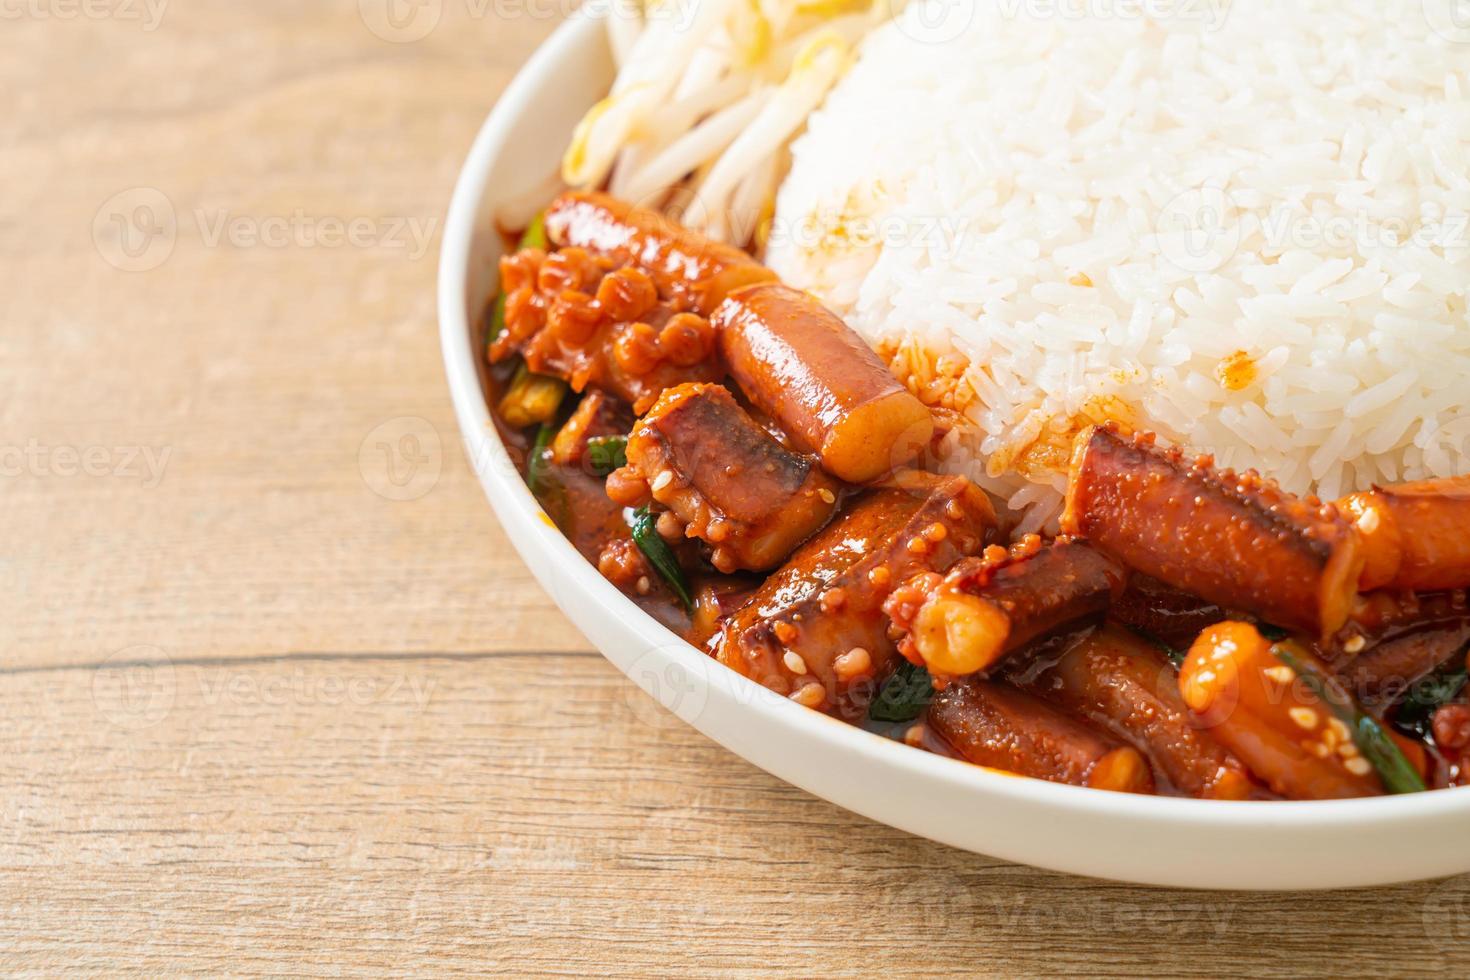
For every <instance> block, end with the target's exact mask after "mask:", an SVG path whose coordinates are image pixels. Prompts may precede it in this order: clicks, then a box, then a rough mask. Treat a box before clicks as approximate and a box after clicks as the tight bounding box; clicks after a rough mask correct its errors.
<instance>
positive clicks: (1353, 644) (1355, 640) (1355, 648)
mask: <svg viewBox="0 0 1470 980" xmlns="http://www.w3.org/2000/svg"><path fill="white" fill-rule="evenodd" d="M1367 645H1368V641H1367V640H1365V639H1363V637H1362V636H1350V637H1348V641H1347V642H1346V643H1344V644H1343V645H1342V648H1343V649H1344V650H1346V651H1347V652H1348V653H1358V652H1359V651H1361V650H1362V649H1363V648H1364V647H1365V646H1367Z"/></svg>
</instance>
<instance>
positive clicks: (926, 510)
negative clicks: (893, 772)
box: [718, 473, 996, 717]
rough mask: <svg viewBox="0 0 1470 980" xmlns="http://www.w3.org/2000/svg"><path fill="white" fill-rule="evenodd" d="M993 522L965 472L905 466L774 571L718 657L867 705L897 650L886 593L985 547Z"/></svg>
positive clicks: (801, 691)
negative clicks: (938, 473) (947, 473)
mask: <svg viewBox="0 0 1470 980" xmlns="http://www.w3.org/2000/svg"><path fill="white" fill-rule="evenodd" d="M995 524H996V521H995V512H994V510H993V509H992V508H991V505H990V501H989V500H988V499H987V498H986V496H985V495H984V493H982V492H981V491H980V490H979V489H978V488H977V487H975V485H974V484H972V483H970V481H969V480H966V479H965V478H964V477H959V476H953V477H936V476H930V475H928V474H923V473H908V474H900V478H899V479H897V480H896V481H895V485H890V486H886V487H883V488H880V489H874V490H870V491H868V492H867V493H866V494H864V495H863V496H862V497H860V498H858V499H857V500H856V501H854V502H853V503H852V504H851V505H850V506H848V507H847V509H846V510H845V511H844V513H843V514H842V515H841V516H840V517H839V518H838V519H837V520H836V521H834V522H833V523H831V524H830V525H828V526H827V527H826V528H825V529H824V530H823V531H821V532H820V533H819V534H818V535H817V536H816V537H814V538H812V539H811V540H810V541H808V542H807V543H806V544H804V545H802V546H801V548H799V549H797V551H796V553H795V554H794V555H792V557H791V560H790V561H789V562H787V563H786V565H785V566H784V567H783V568H782V569H781V570H780V571H778V572H776V573H775V574H774V575H772V576H771V577H770V578H768V579H767V580H766V582H765V584H764V585H762V586H761V588H760V590H759V591H758V592H757V593H756V594H755V597H754V598H753V599H752V600H751V602H750V603H749V604H748V605H747V606H745V608H743V609H741V610H740V611H739V612H738V613H737V614H736V615H735V616H733V617H732V618H731V619H730V621H729V623H728V624H727V625H726V627H725V630H724V633H723V635H722V637H721V640H720V643H719V645H718V656H719V660H720V662H721V663H723V664H725V665H726V666H728V667H731V668H732V669H734V670H736V671H739V672H740V673H742V674H744V675H745V676H747V677H749V678H751V679H753V680H755V681H757V682H758V683H760V684H764V685H765V686H766V687H768V688H770V689H772V690H774V691H779V692H781V693H783V694H791V695H794V696H798V699H799V700H801V701H802V703H804V704H807V705H808V707H816V708H819V709H822V710H826V711H829V712H832V713H835V714H839V715H843V716H847V717H852V716H856V715H859V714H861V713H862V711H863V710H865V709H866V699H867V698H868V697H871V695H872V693H873V691H874V689H875V688H876V685H877V683H878V682H880V681H882V680H883V679H884V678H886V677H887V676H888V674H889V673H890V672H891V671H892V670H893V667H894V663H895V660H896V657H897V650H896V647H895V645H894V642H893V640H892V639H891V638H890V636H889V630H888V618H887V617H886V616H885V615H884V614H883V608H882V607H883V601H884V600H885V599H886V598H887V597H888V594H889V593H890V592H891V591H892V590H893V589H894V587H896V586H897V585H898V583H900V582H902V581H903V580H904V579H905V578H908V577H910V576H912V575H914V574H915V573H917V572H920V571H923V570H925V569H930V570H932V569H939V568H947V567H949V566H950V565H951V564H953V563H954V562H955V561H957V560H959V559H960V558H963V557H964V556H966V555H972V554H975V553H976V552H978V551H979V550H980V549H981V548H983V547H984V546H985V544H986V539H987V536H988V535H989V534H991V533H992V532H993V531H994V529H995Z"/></svg>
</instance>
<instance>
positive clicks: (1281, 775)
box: [1179, 622, 1383, 800]
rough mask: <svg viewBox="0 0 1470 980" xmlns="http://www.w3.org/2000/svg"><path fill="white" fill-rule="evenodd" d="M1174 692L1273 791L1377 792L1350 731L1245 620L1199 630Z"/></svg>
mask: <svg viewBox="0 0 1470 980" xmlns="http://www.w3.org/2000/svg"><path fill="white" fill-rule="evenodd" d="M1179 693H1180V694H1181V695H1182V696H1183V698H1184V703H1185V704H1187V705H1188V706H1189V708H1190V710H1191V711H1192V712H1193V713H1194V716H1195V717H1196V718H1197V719H1198V721H1199V723H1200V724H1201V725H1203V726H1204V729H1205V730H1206V731H1207V732H1209V733H1210V734H1211V735H1212V736H1213V737H1215V738H1216V739H1218V740H1219V741H1220V742H1221V743H1222V744H1223V745H1225V746H1226V747H1227V748H1228V749H1230V751H1231V752H1232V753H1233V754H1234V755H1235V756H1236V757H1237V758H1239V759H1240V760H1241V761H1242V762H1244V763H1245V764H1246V765H1247V766H1249V767H1250V770H1251V771H1252V772H1253V773H1255V774H1256V776H1257V777H1258V778H1260V779H1262V780H1264V781H1265V782H1266V784H1267V785H1268V786H1269V787H1270V788H1271V790H1272V791H1273V792H1275V793H1278V794H1280V795H1282V796H1285V797H1288V798H1290V799H1293V800H1330V799H1344V798H1348V797H1355V796H1376V795H1378V794H1380V793H1382V792H1383V786H1382V784H1381V783H1380V782H1379V779H1378V776H1377V775H1376V774H1375V773H1374V771H1373V767H1372V766H1371V765H1370V764H1369V763H1368V760H1366V759H1364V758H1363V757H1362V755H1360V754H1359V752H1358V749H1357V746H1356V745H1355V744H1354V742H1353V738H1352V732H1351V731H1350V730H1349V729H1348V727H1347V726H1346V725H1345V724H1343V723H1342V722H1341V721H1339V720H1338V719H1337V718H1336V717H1334V716H1333V714H1332V712H1331V711H1330V709H1329V708H1328V706H1327V705H1325V704H1323V703H1322V701H1321V699H1320V698H1318V697H1317V695H1316V694H1314V693H1312V691H1311V689H1310V688H1309V687H1308V686H1307V685H1306V683H1305V682H1304V681H1302V680H1301V678H1299V677H1298V676H1297V674H1296V672H1295V671H1293V670H1292V669H1291V668H1290V667H1288V666H1287V665H1286V664H1284V663H1282V662H1281V661H1280V660H1278V659H1277V658H1276V657H1275V656H1274V655H1273V654H1272V653H1271V644H1270V643H1269V642H1268V641H1267V640H1266V639H1265V638H1264V637H1262V636H1261V634H1260V632H1259V631H1258V630H1257V629H1256V628H1255V627H1254V626H1252V625H1250V624H1249V623H1240V622H1224V623H1220V624H1219V625H1216V626H1212V627H1210V628H1209V629H1207V630H1205V631H1204V632H1203V633H1201V634H1200V637H1199V639H1198V640H1196V641H1195V644H1194V646H1192V647H1191V648H1190V650H1189V655H1188V657H1187V658H1186V659H1185V661H1184V666H1183V667H1181V668H1180V671H1179Z"/></svg>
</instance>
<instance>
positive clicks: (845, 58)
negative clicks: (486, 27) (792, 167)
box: [562, 0, 905, 245]
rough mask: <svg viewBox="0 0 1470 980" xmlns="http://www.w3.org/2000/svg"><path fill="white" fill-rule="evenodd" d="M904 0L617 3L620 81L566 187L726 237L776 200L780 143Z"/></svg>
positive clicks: (568, 170) (599, 109)
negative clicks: (603, 193) (674, 215)
mask: <svg viewBox="0 0 1470 980" xmlns="http://www.w3.org/2000/svg"><path fill="white" fill-rule="evenodd" d="M904 2H905V0H646V2H644V3H642V4H638V3H634V2H622V3H615V4H612V5H611V11H610V13H609V16H608V18H607V22H608V40H609V45H610V47H611V49H612V54H613V60H614V62H615V63H616V64H617V66H618V74H617V78H616V80H615V81H614V83H613V85H612V89H611V92H610V93H609V95H608V97H607V98H605V99H603V100H602V101H601V102H599V103H598V104H597V105H595V106H593V107H592V109H591V110H589V111H588V113H587V115H586V116H584V117H583V119H582V121H581V122H580V123H579V124H578V125H577V129H576V131H575V133H574V134H573V136H572V141H571V144H570V145H569V146H568V147H567V150H566V154H565V156H564V157H563V159H562V179H563V180H564V181H565V182H566V183H568V184H570V185H572V186H574V187H583V188H591V187H604V186H605V187H607V189H608V190H610V191H611V192H612V193H615V194H617V195H618V196H620V197H624V198H626V199H628V200H631V201H633V202H635V203H637V204H641V205H643V206H645V207H653V208H662V209H664V210H670V209H673V208H675V207H677V208H679V210H680V211H681V217H682V220H684V221H685V222H686V223H688V224H689V225H690V226H691V227H693V228H696V229H699V230H702V231H704V232H705V233H706V234H709V235H712V236H713V237H717V238H721V239H723V240H725V241H729V242H731V243H732V244H737V245H746V244H749V243H750V242H752V241H753V240H755V239H756V238H757V237H759V236H758V234H757V233H758V231H759V230H760V228H761V226H762V225H763V224H764V223H765V222H766V220H767V219H768V218H769V214H770V212H771V210H772V209H773V207H774V198H775V193H776V189H777V187H778V186H779V185H780V181H781V178H782V176H784V171H785V167H786V160H787V153H786V148H787V146H788V145H789V144H790V142H791V140H792V139H793V138H794V137H795V136H796V135H797V134H799V133H800V132H801V130H802V129H803V128H804V127H805V125H806V120H807V117H808V116H809V115H810V114H811V112H812V111H813V110H814V109H816V108H817V106H819V105H820V104H821V102H822V100H823V99H824V98H825V97H826V95H827V92H828V91H830V90H831V88H832V86H833V85H834V84H836V82H837V80H838V79H839V78H841V77H842V74H843V72H845V71H846V69H847V67H848V65H850V64H851V62H852V57H853V51H854V49H855V47H856V45H857V44H858V43H859V42H861V41H862V39H863V38H864V37H865V36H866V35H867V34H868V32H869V31H871V30H872V29H873V28H874V27H876V26H878V25H879V24H881V23H883V22H884V21H886V20H888V19H889V18H891V17H892V16H893V15H894V14H895V13H896V12H897V11H898V9H899V8H901V7H902V5H903V3H904Z"/></svg>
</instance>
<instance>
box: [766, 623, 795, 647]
mask: <svg viewBox="0 0 1470 980" xmlns="http://www.w3.org/2000/svg"><path fill="white" fill-rule="evenodd" d="M771 630H772V632H774V633H775V634H776V639H778V640H780V641H781V642H782V643H790V642H791V641H792V640H794V639H796V627H795V626H792V625H791V624H790V623H783V622H781V621H780V620H777V621H776V622H775V623H772V624H771Z"/></svg>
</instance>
